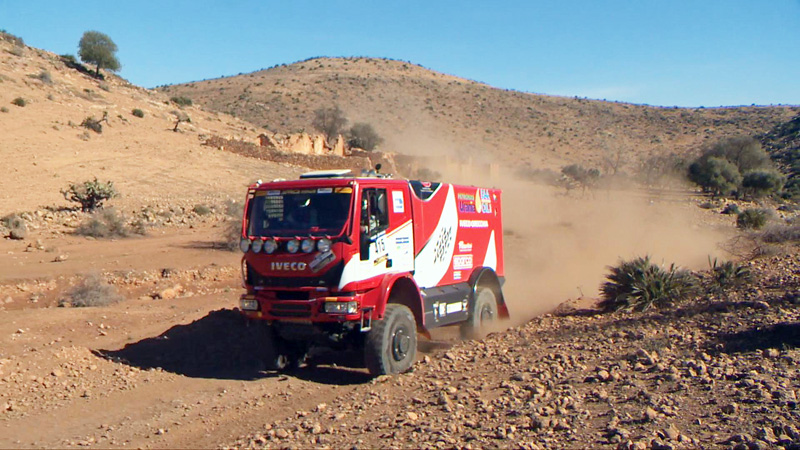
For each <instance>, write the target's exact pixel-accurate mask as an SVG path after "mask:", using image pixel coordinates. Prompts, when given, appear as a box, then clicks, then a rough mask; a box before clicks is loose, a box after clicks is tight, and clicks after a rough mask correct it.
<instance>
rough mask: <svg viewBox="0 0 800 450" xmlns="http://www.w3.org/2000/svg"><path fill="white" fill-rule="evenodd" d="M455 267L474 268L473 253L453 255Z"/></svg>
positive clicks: (460, 268)
mask: <svg viewBox="0 0 800 450" xmlns="http://www.w3.org/2000/svg"><path fill="white" fill-rule="evenodd" d="M453 269H455V270H466V269H472V255H456V256H453Z"/></svg>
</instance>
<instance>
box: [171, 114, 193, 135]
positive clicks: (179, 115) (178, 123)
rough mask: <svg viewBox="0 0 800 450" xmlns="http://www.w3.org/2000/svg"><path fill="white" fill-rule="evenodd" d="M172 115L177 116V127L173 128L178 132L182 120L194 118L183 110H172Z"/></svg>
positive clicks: (186, 120)
mask: <svg viewBox="0 0 800 450" xmlns="http://www.w3.org/2000/svg"><path fill="white" fill-rule="evenodd" d="M172 115H173V116H175V127H174V128H173V129H172V131H174V132H176V133H177V132H178V126H179V125H180V124H181V122H187V123H191V122H192V118H191V117H189V115H188V114H186V113H185V112H183V111H172Z"/></svg>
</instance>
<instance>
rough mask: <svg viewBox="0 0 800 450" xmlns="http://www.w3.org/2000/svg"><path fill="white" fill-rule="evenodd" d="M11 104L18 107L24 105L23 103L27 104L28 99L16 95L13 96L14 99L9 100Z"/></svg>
mask: <svg viewBox="0 0 800 450" xmlns="http://www.w3.org/2000/svg"><path fill="white" fill-rule="evenodd" d="M11 104H12V105H16V106H19V107H24V106H25V105H27V104H28V101H27V100H25V99H24V98H22V97H17V98H15V99H14V100H11Z"/></svg>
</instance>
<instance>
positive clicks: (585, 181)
mask: <svg viewBox="0 0 800 450" xmlns="http://www.w3.org/2000/svg"><path fill="white" fill-rule="evenodd" d="M561 174H562V175H564V177H565V179H566V180H565V181H566V186H567V189H571V188H573V187H576V186H577V187H580V188H582V189H583V190H584V191H585V190H586V189H589V188H591V187H593V186H594V185H595V184H596V183H597V180H599V179H600V171H599V170H597V169H587V168H585V167H583V166H581V165H580V164H570V165H569V166H566V167H564V168H562V169H561Z"/></svg>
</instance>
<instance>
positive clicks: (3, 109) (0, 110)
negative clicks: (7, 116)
mask: <svg viewBox="0 0 800 450" xmlns="http://www.w3.org/2000/svg"><path fill="white" fill-rule="evenodd" d="M0 112H4V113H7V112H8V108H6V107H5V106H2V107H0Z"/></svg>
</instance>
